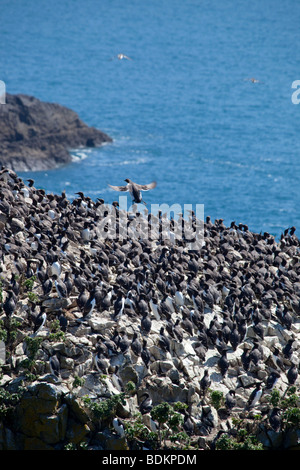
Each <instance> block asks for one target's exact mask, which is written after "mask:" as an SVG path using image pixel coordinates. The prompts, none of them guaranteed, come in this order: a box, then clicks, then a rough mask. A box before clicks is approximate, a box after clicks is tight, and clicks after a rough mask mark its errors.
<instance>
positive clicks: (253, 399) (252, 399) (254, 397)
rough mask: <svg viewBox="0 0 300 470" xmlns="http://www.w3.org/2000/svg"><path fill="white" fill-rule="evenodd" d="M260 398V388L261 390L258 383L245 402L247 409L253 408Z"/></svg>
mask: <svg viewBox="0 0 300 470" xmlns="http://www.w3.org/2000/svg"><path fill="white" fill-rule="evenodd" d="M261 396H262V388H261V383H258V384H257V385H256V387H255V389H254V390H253V391H252V392H251V394H250V396H249V399H248V402H247V408H248V409H250V408H253V407H254V406H255V405H256V403H258V402H259V400H260V398H261Z"/></svg>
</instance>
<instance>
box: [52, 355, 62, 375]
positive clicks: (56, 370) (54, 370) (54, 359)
mask: <svg viewBox="0 0 300 470" xmlns="http://www.w3.org/2000/svg"><path fill="white" fill-rule="evenodd" d="M49 365H50V370H51V374H53V375H55V377H59V376H60V363H59V360H58V357H57V356H56V354H55V355H54V356H51V357H50V359H49Z"/></svg>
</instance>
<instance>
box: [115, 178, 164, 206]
mask: <svg viewBox="0 0 300 470" xmlns="http://www.w3.org/2000/svg"><path fill="white" fill-rule="evenodd" d="M124 181H126V183H127V185H126V186H112V185H111V184H109V185H108V186H109V187H110V188H112V189H114V190H115V191H128V192H129V193H130V195H131V198H132V201H133V203H136V204H138V203H140V202H143V203H144V204H145V205H146V203H145V202H144V201H143V198H142V191H150V189H154V188H155V187H156V181H152V183H149V184H137V183H134V182H133V181H131V180H130V179H129V178H127V179H126V180H124Z"/></svg>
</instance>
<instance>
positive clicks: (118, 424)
mask: <svg viewBox="0 0 300 470" xmlns="http://www.w3.org/2000/svg"><path fill="white" fill-rule="evenodd" d="M112 424H113V427H114V430H115V431H116V433H117V434H118V435H119V436H120V437H124V436H125V429H124V425H123V423H122V421H121V420H120V419H119V418H114V419H113V420H112Z"/></svg>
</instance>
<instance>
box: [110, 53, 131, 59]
mask: <svg viewBox="0 0 300 470" xmlns="http://www.w3.org/2000/svg"><path fill="white" fill-rule="evenodd" d="M113 59H118V60H123V59H127V60H132V58H131V57H129V56H128V55H125V54H117V55H115V56H114V57H112V58H111V60H113Z"/></svg>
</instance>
